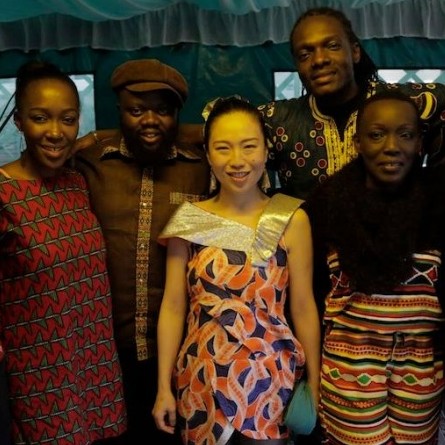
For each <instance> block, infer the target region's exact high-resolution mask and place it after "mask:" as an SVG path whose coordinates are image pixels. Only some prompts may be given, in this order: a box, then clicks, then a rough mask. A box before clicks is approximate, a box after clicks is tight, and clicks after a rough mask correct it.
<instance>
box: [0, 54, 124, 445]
mask: <svg viewBox="0 0 445 445" xmlns="http://www.w3.org/2000/svg"><path fill="white" fill-rule="evenodd" d="M16 86H17V88H16V112H15V115H14V120H15V124H16V126H17V128H18V129H19V131H21V132H23V136H24V139H25V142H26V149H25V151H24V152H23V153H22V156H21V157H20V159H18V160H16V161H14V162H11V163H9V164H6V165H4V166H3V167H2V168H1V169H0V338H1V341H2V343H3V346H4V348H5V354H6V355H5V364H6V373H7V378H8V390H9V402H10V410H11V418H12V422H11V423H12V428H11V435H12V440H13V443H14V444H16V445H20V444H39V445H40V444H57V445H64V444H76V445H87V444H90V443H92V442H93V441H94V440H96V439H101V438H104V437H109V436H113V435H117V434H120V433H121V432H122V431H123V430H124V428H125V422H126V420H125V408H124V404H123V397H122V382H121V370H120V365H119V362H118V358H117V353H116V349H115V345H114V338H113V330H112V319H111V299H110V290H109V283H108V276H107V272H106V269H105V248H104V241H103V238H102V233H101V230H100V227H99V224H98V222H97V220H96V218H95V216H94V215H93V214H92V212H91V210H90V206H89V200H88V193H87V190H86V185H85V181H84V179H83V178H82V177H81V176H80V175H79V174H78V173H77V172H75V171H72V170H69V169H66V168H65V167H64V166H65V163H66V161H67V159H68V158H69V156H70V153H71V150H72V147H73V144H74V142H75V140H76V136H77V132H78V128H79V111H80V102H79V95H78V92H77V89H76V86H75V84H74V83H73V82H72V80H71V79H70V78H69V77H68V76H67V75H65V74H63V73H61V72H60V71H59V70H58V69H57V68H56V67H55V66H53V65H51V64H46V63H43V62H32V63H29V64H26V65H24V66H23V67H22V68H21V69H20V70H19V73H18V77H17V84H16Z"/></svg>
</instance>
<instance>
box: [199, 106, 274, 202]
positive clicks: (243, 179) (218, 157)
mask: <svg viewBox="0 0 445 445" xmlns="http://www.w3.org/2000/svg"><path fill="white" fill-rule="evenodd" d="M207 157H208V160H209V163H210V166H211V168H212V171H213V173H214V175H215V177H216V179H217V180H218V181H219V183H220V184H221V192H222V193H224V192H228V193H234V194H245V193H250V192H252V191H255V192H257V191H258V182H259V180H260V179H261V177H262V175H263V172H264V169H265V164H266V160H267V148H266V143H265V138H264V133H263V129H262V127H261V124H260V122H259V120H258V118H257V117H255V116H253V115H252V114H249V113H248V112H246V111H231V112H229V113H226V114H222V115H220V116H218V117H216V118H215V120H214V121H213V122H212V124H211V130H210V135H209V141H208V151H207Z"/></svg>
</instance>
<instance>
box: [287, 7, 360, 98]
mask: <svg viewBox="0 0 445 445" xmlns="http://www.w3.org/2000/svg"><path fill="white" fill-rule="evenodd" d="M291 39H292V42H291V43H292V48H293V53H294V57H295V61H296V67H297V71H298V74H299V76H300V78H301V81H302V82H303V85H304V86H305V88H306V89H307V90H308V91H309V92H310V93H312V94H313V95H314V96H315V97H316V98H320V99H329V98H332V99H334V98H335V100H336V101H337V102H338V103H344V102H346V101H348V100H350V99H352V98H353V97H354V96H355V95H356V94H357V93H358V86H357V83H356V81H355V79H354V63H358V61H359V60H360V48H359V46H358V44H357V43H354V44H353V43H351V42H350V40H349V39H348V36H347V35H346V32H345V30H344V29H343V26H342V24H341V23H340V22H339V21H338V20H337V19H336V18H334V17H330V16H326V15H316V16H309V17H306V18H304V19H303V20H302V21H301V22H300V23H299V24H298V26H297V27H296V28H295V30H294V32H293V35H292V37H291Z"/></svg>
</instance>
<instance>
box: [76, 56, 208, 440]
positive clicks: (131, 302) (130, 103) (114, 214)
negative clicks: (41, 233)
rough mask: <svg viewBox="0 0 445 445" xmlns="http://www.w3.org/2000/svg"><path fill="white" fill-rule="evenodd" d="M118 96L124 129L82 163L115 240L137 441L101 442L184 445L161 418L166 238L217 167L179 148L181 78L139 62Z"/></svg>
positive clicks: (111, 255)
mask: <svg viewBox="0 0 445 445" xmlns="http://www.w3.org/2000/svg"><path fill="white" fill-rule="evenodd" d="M111 87H112V89H113V90H114V92H115V93H116V95H117V98H118V108H119V113H120V130H118V131H116V132H115V134H114V135H113V136H112V137H110V138H108V139H101V140H100V141H99V140H97V141H96V142H95V143H94V144H93V145H92V146H91V147H88V148H86V149H83V150H81V151H80V152H78V153H77V155H76V157H77V161H76V164H77V166H78V168H79V169H80V170H81V171H82V173H83V174H84V175H85V177H86V178H87V181H88V184H89V188H90V196H91V204H92V207H93V209H94V211H95V213H96V215H97V216H98V218H99V221H100V223H101V225H102V229H103V232H104V235H105V241H106V247H107V255H108V257H107V258H108V271H109V275H110V282H111V291H112V292H111V293H112V301H113V316H114V329H115V337H116V342H117V346H118V352H119V357H120V360H121V365H122V371H123V377H124V390H125V401H126V404H127V411H128V431H127V433H126V434H125V435H124V436H123V437H121V438H118V442H116V439H114V440H113V441H110V442H107V441H104V442H101V443H110V444H111V443H113V444H116V443H118V444H119V445H129V444H135V443H154V444H162V445H168V444H173V443H175V444H179V443H180V441H179V439H178V437H176V436H170V435H168V434H166V433H162V432H160V431H159V430H158V429H157V428H156V426H155V424H154V421H153V418H152V415H151V410H152V408H153V404H154V401H155V396H156V390H157V388H156V385H157V360H156V325H157V319H158V313H159V308H160V304H161V299H162V295H163V288H164V281H165V250H164V249H165V248H164V247H162V246H160V245H159V244H158V243H157V237H158V235H159V233H160V232H161V230H162V229H163V227H164V225H165V224H166V223H167V221H168V219H169V218H170V216H171V215H172V213H173V212H174V211H175V210H176V208H177V207H178V205H179V204H181V203H182V202H184V201H197V200H201V199H203V198H204V197H205V195H206V193H207V191H208V178H209V170H208V164H207V161H206V159H205V154H204V151H203V150H202V149H201V148H199V147H195V146H192V145H185V144H183V143H182V144H181V143H178V141H177V131H178V113H179V110H180V109H181V107H182V105H183V103H184V101H185V100H186V99H187V95H188V86H187V82H186V80H185V79H184V77H183V76H182V75H181V74H180V73H179V72H178V71H176V70H175V69H174V68H172V67H170V66H168V65H165V64H163V63H161V62H160V61H158V60H154V59H144V60H130V61H128V62H125V63H123V64H122V65H120V66H118V67H117V68H116V69H115V70H114V72H113V74H112V76H111Z"/></svg>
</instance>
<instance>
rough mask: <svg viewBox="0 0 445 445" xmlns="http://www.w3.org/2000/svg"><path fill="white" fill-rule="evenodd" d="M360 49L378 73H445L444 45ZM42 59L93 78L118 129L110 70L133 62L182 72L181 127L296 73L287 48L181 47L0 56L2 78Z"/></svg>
mask: <svg viewBox="0 0 445 445" xmlns="http://www.w3.org/2000/svg"><path fill="white" fill-rule="evenodd" d="M362 43H363V46H364V48H365V50H366V51H367V52H368V53H369V54H370V56H371V57H372V58H373V60H374V61H375V62H376V64H377V66H378V67H379V68H405V69H408V68H413V69H414V68H420V67H423V68H445V66H444V65H445V63H444V62H443V61H445V40H435V41H432V40H428V39H415V38H394V39H372V40H364V41H363V42H362ZM34 58H42V59H45V60H49V61H51V62H53V63H56V64H57V65H59V66H60V67H61V68H62V69H63V70H64V71H66V72H69V73H92V74H94V77H95V104H96V124H97V127H98V128H110V127H114V126H116V125H117V124H118V120H117V119H118V117H117V110H116V107H115V97H114V95H113V93H112V92H111V90H110V87H109V78H110V75H111V73H112V71H113V69H114V68H115V67H116V66H117V65H119V64H120V63H122V62H124V61H126V60H129V59H136V58H157V59H160V60H162V61H163V62H165V63H168V64H170V65H172V66H174V67H176V68H177V69H178V70H180V71H181V72H182V73H183V74H184V76H185V77H186V78H187V80H188V82H189V84H190V97H189V99H188V100H187V102H186V104H185V107H184V109H183V110H182V112H181V120H182V121H184V122H191V123H200V122H201V121H202V117H201V111H202V108H203V107H204V104H205V103H206V102H207V101H208V100H211V99H213V98H215V97H218V96H226V95H230V94H234V93H239V94H241V95H243V96H245V97H247V98H249V99H250V100H251V101H252V102H253V103H255V104H261V103H264V102H267V101H269V100H272V99H273V97H274V81H273V73H274V71H293V70H294V69H295V67H294V64H293V60H292V58H291V55H290V50H289V45H288V44H287V43H282V44H273V43H271V42H268V43H266V44H263V45H257V46H252V47H245V48H242V47H237V46H224V47H223V46H207V45H200V44H186V43H184V44H179V45H172V46H167V47H156V48H142V49H140V50H137V51H105V50H93V49H91V48H75V49H68V50H64V51H56V50H51V51H44V52H40V51H32V52H29V53H24V52H22V51H17V50H16V51H5V52H0V77H13V76H15V73H16V70H17V68H18V67H19V66H20V65H21V64H22V63H24V62H25V61H26V60H28V59H34Z"/></svg>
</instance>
